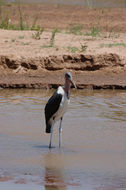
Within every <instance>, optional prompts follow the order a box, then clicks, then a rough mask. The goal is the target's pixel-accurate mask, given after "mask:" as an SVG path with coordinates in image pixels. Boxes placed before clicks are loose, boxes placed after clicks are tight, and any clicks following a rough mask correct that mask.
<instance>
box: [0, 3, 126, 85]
mask: <svg viewBox="0 0 126 190" xmlns="http://www.w3.org/2000/svg"><path fill="white" fill-rule="evenodd" d="M4 9H5V10H6V11H4V13H3V16H5V13H8V15H10V22H13V23H18V21H19V18H18V17H19V15H18V11H17V9H16V5H14V6H12V5H11V6H9V7H8V6H5V7H4ZM22 10H23V18H25V22H28V23H31V24H33V20H34V18H35V17H36V16H37V17H36V18H37V21H36V22H37V23H36V24H38V25H39V26H41V27H44V32H43V33H42V34H41V35H40V36H39V37H40V39H39V40H37V39H35V38H36V35H37V32H35V31H14V30H13V31H12V30H3V29H1V30H0V87H2V88H56V87H57V86H58V85H59V84H63V82H64V78H63V74H64V72H66V71H68V70H69V71H71V72H72V73H73V77H74V80H75V82H76V84H77V87H78V88H81V89H83V88H93V89H101V88H105V89H106V88H109V89H126V53H125V52H126V36H125V33H124V31H126V23H125V22H124V20H125V18H126V10H125V9H111V10H109V9H105V10H101V9H93V10H90V9H86V8H84V7H72V6H61V5H60V6H58V5H46V4H45V5H44V4H43V5H38V4H36V5H34V6H33V5H29V6H28V5H23V7H22ZM11 13H13V14H11ZM71 24H72V26H74V27H75V28H74V29H73V28H72V30H71V28H70V27H71V26H70V25H71ZM78 26H81V28H77V27H78ZM93 27H95V31H93ZM55 28H58V32H57V33H56V34H55V37H54V41H53V45H50V44H51V38H52V31H53V30H54V29H55Z"/></svg>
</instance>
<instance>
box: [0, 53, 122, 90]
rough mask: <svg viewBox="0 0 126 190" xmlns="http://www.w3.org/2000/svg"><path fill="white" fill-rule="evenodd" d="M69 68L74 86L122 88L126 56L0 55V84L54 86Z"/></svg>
mask: <svg viewBox="0 0 126 190" xmlns="http://www.w3.org/2000/svg"><path fill="white" fill-rule="evenodd" d="M68 70H69V71H71V72H72V73H73V77H74V80H75V82H76V84H77V88H78V89H84V88H89V89H126V77H125V72H126V60H125V59H124V58H122V57H120V56H119V55H117V54H112V53H110V54H102V55H84V54H73V55H57V56H56V55H54V56H53V55H52V56H47V57H34V58H26V57H16V56H0V73H1V76H0V87H1V88H47V89H48V88H57V86H58V85H62V84H63V83H64V77H63V75H64V72H66V71H68Z"/></svg>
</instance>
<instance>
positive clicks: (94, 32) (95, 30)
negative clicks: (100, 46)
mask: <svg viewBox="0 0 126 190" xmlns="http://www.w3.org/2000/svg"><path fill="white" fill-rule="evenodd" d="M86 35H87V36H92V37H97V36H100V30H99V28H98V27H96V26H93V27H92V28H91V31H90V32H86Z"/></svg>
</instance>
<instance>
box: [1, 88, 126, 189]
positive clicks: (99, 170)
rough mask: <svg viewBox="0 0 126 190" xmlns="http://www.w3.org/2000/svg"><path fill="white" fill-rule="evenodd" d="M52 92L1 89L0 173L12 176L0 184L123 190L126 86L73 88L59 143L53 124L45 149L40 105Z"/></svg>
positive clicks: (125, 185) (27, 186) (124, 178)
mask: <svg viewBox="0 0 126 190" xmlns="http://www.w3.org/2000/svg"><path fill="white" fill-rule="evenodd" d="M52 93H53V91H46V90H45V91H43V90H4V89H1V90H0V176H4V177H6V176H12V179H11V180H10V181H11V182H10V181H9V180H8V181H9V182H6V183H5V182H0V187H2V188H3V189H6V190H9V188H7V187H10V186H11V184H12V183H13V185H12V188H13V189H16V188H17V187H18V185H19V184H20V183H24V184H22V185H23V186H22V188H23V189H25V188H26V189H31V186H32V187H35V189H36V190H39V189H41V190H43V189H46V190H47V189H48V190H50V189H51V190H52V189H63V190H65V189H68V190H71V189H73V190H74V189H78V190H82V189H84V190H124V189H126V91H112V90H111V91H110V90H109V91H107V90H106V91H89V90H83V91H79V90H77V91H76V90H75V91H74V90H73V91H72V92H71V96H72V97H71V103H70V105H69V110H68V112H67V113H66V115H65V116H64V119H63V143H62V148H61V149H59V148H58V123H57V124H56V126H55V129H54V136H53V148H52V149H51V150H49V149H48V143H49V135H48V134H45V120H44V106H45V104H46V102H47V100H48V98H49V96H50V95H51V94H52ZM0 179H1V177H0ZM22 180H23V182H22ZM17 189H20V188H19V187H18V188H17ZM33 189H34V188H33Z"/></svg>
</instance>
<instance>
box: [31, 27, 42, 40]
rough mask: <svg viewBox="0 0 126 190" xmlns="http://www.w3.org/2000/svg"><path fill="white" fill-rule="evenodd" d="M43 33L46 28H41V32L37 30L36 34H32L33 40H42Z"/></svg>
mask: <svg viewBox="0 0 126 190" xmlns="http://www.w3.org/2000/svg"><path fill="white" fill-rule="evenodd" d="M43 31H44V28H40V29H39V30H37V31H36V32H35V33H33V34H32V38H33V39H35V40H40V39H41V35H42V33H43Z"/></svg>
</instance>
